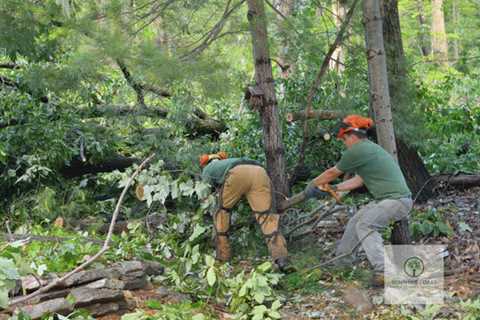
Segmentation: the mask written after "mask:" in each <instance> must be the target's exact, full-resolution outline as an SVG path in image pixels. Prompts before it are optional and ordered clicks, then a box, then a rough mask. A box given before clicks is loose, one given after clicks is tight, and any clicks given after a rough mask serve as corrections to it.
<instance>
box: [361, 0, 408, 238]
mask: <svg viewBox="0 0 480 320" xmlns="http://www.w3.org/2000/svg"><path fill="white" fill-rule="evenodd" d="M395 5H396V3H395ZM363 14H364V21H365V31H366V35H365V39H366V47H367V59H368V70H369V75H370V76H369V86H370V100H371V106H372V108H373V111H374V114H375V122H376V128H377V139H378V142H379V144H380V145H381V146H382V147H383V148H384V149H385V150H387V151H388V152H389V153H390V154H391V155H392V156H393V158H394V159H395V160H397V161H398V155H397V147H396V143H395V133H394V130H393V120H392V111H391V105H390V93H389V88H388V73H387V62H386V58H385V49H384V40H383V28H382V19H381V15H380V4H379V1H378V0H364V2H363ZM398 26H399V24H398ZM391 240H392V242H393V241H394V242H395V244H399V243H402V244H408V243H410V234H409V231H408V221H401V222H397V223H396V224H395V226H394V230H393V232H392V238H391Z"/></svg>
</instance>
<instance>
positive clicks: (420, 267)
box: [403, 257, 425, 278]
mask: <svg viewBox="0 0 480 320" xmlns="http://www.w3.org/2000/svg"><path fill="white" fill-rule="evenodd" d="M403 270H404V271H405V273H406V274H407V275H408V276H409V277H412V278H417V277H419V276H420V275H421V274H422V273H423V271H424V270H425V266H424V264H423V261H422V259H420V258H419V257H410V258H408V259H407V260H405V263H404V264H403Z"/></svg>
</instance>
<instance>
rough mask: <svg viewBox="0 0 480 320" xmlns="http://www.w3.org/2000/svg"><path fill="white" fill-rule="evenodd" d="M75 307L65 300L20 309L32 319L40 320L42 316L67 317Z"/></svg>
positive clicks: (54, 300) (55, 300)
mask: <svg viewBox="0 0 480 320" xmlns="http://www.w3.org/2000/svg"><path fill="white" fill-rule="evenodd" d="M73 307H74V305H73V304H72V303H70V302H68V300H67V299H65V298H58V299H53V300H48V301H45V302H42V303H39V304H35V305H28V306H24V307H21V308H19V309H20V311H21V312H23V313H24V314H26V315H28V316H29V317H30V318H31V319H33V320H35V319H40V318H41V317H42V316H44V315H46V314H51V313H58V314H61V315H67V314H69V313H70V312H72V311H73Z"/></svg>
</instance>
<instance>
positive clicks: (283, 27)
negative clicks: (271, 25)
mask: <svg viewBox="0 0 480 320" xmlns="http://www.w3.org/2000/svg"><path fill="white" fill-rule="evenodd" d="M276 7H277V8H278V11H279V12H280V13H281V14H282V16H279V18H278V28H279V30H280V34H281V41H280V50H279V51H280V53H279V61H280V64H281V65H282V72H281V75H282V78H285V79H286V78H288V76H289V75H290V74H291V73H292V72H293V71H294V70H295V62H294V61H293V60H292V59H290V57H289V49H290V48H289V40H288V33H289V32H290V26H289V25H288V21H286V19H287V20H288V19H289V18H290V16H291V15H292V14H293V10H294V8H295V1H294V0H278V1H277V3H276Z"/></svg>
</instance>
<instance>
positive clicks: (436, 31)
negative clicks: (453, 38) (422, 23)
mask: <svg viewBox="0 0 480 320" xmlns="http://www.w3.org/2000/svg"><path fill="white" fill-rule="evenodd" d="M432 51H433V56H434V58H435V60H436V61H437V62H438V63H439V64H441V65H444V66H447V65H448V43H447V34H446V32H445V18H444V16H443V0H432Z"/></svg>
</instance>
